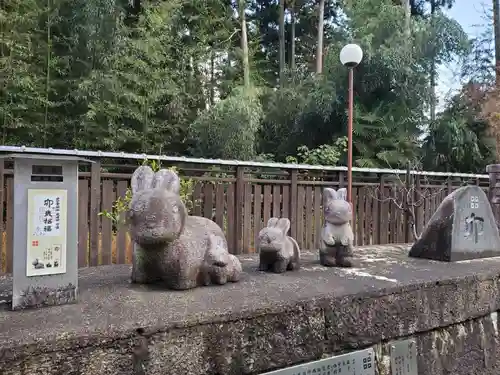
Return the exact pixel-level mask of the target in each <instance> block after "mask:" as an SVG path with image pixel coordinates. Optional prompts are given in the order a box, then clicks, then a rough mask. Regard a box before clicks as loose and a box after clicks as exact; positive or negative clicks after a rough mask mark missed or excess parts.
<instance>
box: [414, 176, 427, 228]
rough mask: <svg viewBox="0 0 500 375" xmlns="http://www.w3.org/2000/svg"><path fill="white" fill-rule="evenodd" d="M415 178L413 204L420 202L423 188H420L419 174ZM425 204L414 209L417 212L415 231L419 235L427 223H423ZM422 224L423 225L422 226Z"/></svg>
mask: <svg viewBox="0 0 500 375" xmlns="http://www.w3.org/2000/svg"><path fill="white" fill-rule="evenodd" d="M413 178H414V179H415V192H414V194H413V202H418V200H419V199H420V191H421V187H420V175H419V174H415V175H414V176H413ZM423 206H424V205H423V203H422V204H421V205H419V206H417V207H413V209H414V212H415V231H416V232H417V233H420V232H421V231H422V229H423V226H424V225H425V223H424V222H423V217H422V215H423V212H422V208H423ZM421 224H422V225H421Z"/></svg>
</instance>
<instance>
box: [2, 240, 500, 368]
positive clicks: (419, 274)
mask: <svg viewBox="0 0 500 375" xmlns="http://www.w3.org/2000/svg"><path fill="white" fill-rule="evenodd" d="M408 249H409V246H407V245H393V246H371V247H362V248H357V249H356V256H357V258H358V259H357V262H358V265H359V267H357V268H353V269H339V268H334V269H328V268H326V267H322V266H320V265H319V263H318V260H317V259H318V257H317V254H312V253H305V254H304V256H303V262H302V269H301V270H300V271H295V272H287V273H285V274H281V275H276V274H269V273H262V272H258V271H257V270H256V266H257V260H256V257H255V256H242V257H241V260H242V263H243V265H244V270H245V272H246V273H245V275H244V277H243V278H242V280H241V282H239V283H236V284H228V285H226V286H213V287H205V288H198V289H194V290H191V291H183V292H175V291H164V290H157V289H151V288H148V287H144V286H134V285H131V284H130V283H129V277H130V267H129V266H102V267H97V268H89V269H83V270H81V272H80V280H79V287H80V292H79V303H78V304H76V305H66V306H58V307H49V308H44V309H39V310H32V311H21V312H12V311H9V310H8V309H7V306H6V304H4V308H3V309H1V310H0V374H2V375H14V374H15V375H20V374H23V375H27V374H37V375H38V374H66V375H71V374H83V375H95V374H106V375H108V374H109V375H114V374H116V375H118V374H120V375H123V374H140V373H141V372H140V371H143V372H142V373H143V374H148V375H150V374H155V375H156V374H165V373H172V374H174V373H175V374H176V375H177V374H191V375H196V374H213V375H216V374H219V375H222V374H228V375H233V374H234V375H240V374H258V373H261V372H264V371H270V370H272V369H275V368H280V367H284V366H290V365H292V364H297V363H300V362H303V361H309V360H314V359H317V358H320V357H322V356H325V355H328V354H330V355H331V354H333V353H336V354H337V353H341V352H344V351H346V350H351V349H354V348H364V347H368V346H371V345H381V346H380V347H379V349H380V350H379V351H380V353H379V354H378V355H379V358H378V360H379V363H380V364H381V366H382V367H383V366H384V363H385V364H386V365H387V358H386V354H384V353H385V347H384V343H387V342H389V341H390V340H392V339H396V338H398V337H408V336H412V335H417V336H418V335H419V334H422V333H425V332H431V331H435V332H438V331H439V330H440V329H443V328H445V329H448V328H446V327H449V326H456V325H460V324H465V323H464V322H471V321H473V320H474V319H476V318H477V319H486V320H485V321H484V322H483V321H481V325H482V327H483V328H482V329H483V335H482V336H481V337H480V338H478V339H477V340H480V341H481V340H482V341H481V342H480V343H479V344H478V345H479V346H480V349H478V350H479V351H480V353H483V354H482V355H483V357H484V356H485V355H488V356H489V357H488V358H490V359H489V360H490V364H488V363H487V360H486V359H484V358H482V359H481V361H475V362H473V363H472V362H471V364H470V365H469V367H468V368H466V370H467V371H468V372H463V373H467V374H476V373H477V374H482V375H485V374H498V373H500V371H498V370H499V369H500V367H499V363H497V362H499V361H500V355H498V354H500V350H498V348H499V347H500V346H499V345H498V342H497V340H496V339H494V337H496V336H498V332H497V328H496V327H497V324H498V322H497V321H496V319H497V317H496V313H495V311H497V310H498V309H500V292H499V289H498V287H499V275H500V258H489V259H481V260H473V261H463V262H457V263H442V262H435V261H429V260H423V259H412V258H408V257H407V252H408ZM10 285H11V280H10V279H9V278H8V277H4V278H3V279H0V295H4V300H8V292H9V290H10ZM5 296H7V297H5ZM0 299H1V298H0ZM492 313H495V315H492ZM488 322H489V323H488ZM467 324H469V323H467ZM470 324H472V323H470ZM474 324H475V323H474ZM457 327H458V326H457ZM464 327H465V326H464ZM471 327H472V326H471ZM138 328H143V329H144V334H143V335H144V337H146V338H147V339H146V341H144V340H142V339H141V337H142V336H139V335H138V334H137V329H138ZM453 329H455V328H453ZM464 329H465V331H464V332H466V333H467V332H468V328H467V327H465V328H463V329H462V328H457V332H462V331H463V330H464ZM471 329H472V330H474V328H473V327H472V328H471ZM461 330H462V331H461ZM484 330H489V331H487V332H486V333H487V334H488V335H489V334H490V333H491V335H490V336H491V337H490V336H488V337H486V336H484ZM477 331H478V332H479V329H478V330H477ZM466 333H463V332H462V333H461V335H462V336H463V337H469V336H470V335H468V334H466ZM448 335H449V336H450V335H451V333H448ZM457 335H458V336H456V337H453V338H452V341H453V343H454V344H453V345H455V344H456V343H457V342H458V341H457V340H458V339H459V338H460V334H459V333H457ZM450 337H451V336H450ZM141 340H142V341H141ZM429 340H430V341H429ZM432 340H434V339H432V335H431V336H429V337H427V336H425V337H424V336H422V337H421V339H419V340H418V347H419V353H420V354H421V357H419V368H420V369H421V371H422V372H420V371H419V373H422V374H426V375H434V374H441V373H443V374H445V373H446V374H457V375H459V374H462V372H455V371H448V370H449V368H450V366H452V365H450V364H446V363H441V364H439V363H438V362H439V361H442V359H438V358H437V357H436V356H435V355H433V354H432V353H433V350H434V351H435V350H436V348H433V346H434V347H435V346H436V341H435V340H434V341H432ZM443 340H445V339H443ZM464 340H465V339H464ZM474 340H476V339H474ZM484 340H486V341H484ZM488 340H489V341H488ZM492 340H493V341H494V342H493V341H492ZM445 341H446V340H445ZM445 341H443V342H442V345H445V344H446V345H448V346H449V345H451V342H447V343H445ZM145 342H146V344H144V343H145ZM464 342H465V341H464ZM485 342H486V344H485ZM488 342H489V344H488ZM141 343H142V344H141ZM490 344H491V345H493V346H494V347H492V348H490V349H491V350H490V349H488V350H489V351H488V354H485V353H487V352H486V347H487V346H488V345H490ZM140 345H143V346H144V345H146V347H147V348H146V349H145V350H146V352H147V354H148V355H147V357H148V359H147V360H145V362H141V363H142V364H141V366H142V367H141V366H139V368H137V366H136V364H137V363H136V362H137V361H136V360H137V354H134V353H136V352H137V348H138V347H139V348H140ZM464 345H465V344H464ZM468 345H469V344H468ZM470 345H475V344H470ZM491 345H490V346H491ZM464 348H465V347H464ZM467 350H468V351H470V348H468V349H467ZM450 353H451V354H450V355H453V356H454V355H455V354H453V353H452V352H450ZM456 354H457V355H459V356H460V352H456ZM443 358H444V357H443ZM446 358H448V357H446ZM496 358H499V359H496ZM384 361H385V362H384ZM436 361H438V362H436ZM480 363H482V365H481V366H479V364H480ZM445 365H446V366H448V367H447V368H448V370H447V371H448V372H439V368H444V366H445ZM165 366H167V367H165ZM439 366H441V367H439ZM477 366H479V367H477ZM485 366H486V367H485ZM488 366H489V367H488ZM382 367H381V368H382ZM141 368H142V370H141ZM167 368H168V369H169V370H168V371H167V370H166V369H167ZM476 368H477V370H476ZM490 368H491V371H493V372H490ZM424 371H425V372H424ZM443 371H444V370H443ZM457 371H458V370H457ZM460 371H462V370H460ZM494 371H496V372H494ZM380 374H383V372H380Z"/></svg>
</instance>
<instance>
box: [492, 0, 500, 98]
mask: <svg viewBox="0 0 500 375" xmlns="http://www.w3.org/2000/svg"><path fill="white" fill-rule="evenodd" d="M493 29H494V35H495V77H496V86H497V90H498V88H499V86H500V0H493Z"/></svg>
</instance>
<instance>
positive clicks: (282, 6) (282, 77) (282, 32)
mask: <svg viewBox="0 0 500 375" xmlns="http://www.w3.org/2000/svg"><path fill="white" fill-rule="evenodd" d="M279 17H280V19H279V44H280V45H279V54H280V71H279V79H280V87H283V85H284V84H285V0H280V15H279Z"/></svg>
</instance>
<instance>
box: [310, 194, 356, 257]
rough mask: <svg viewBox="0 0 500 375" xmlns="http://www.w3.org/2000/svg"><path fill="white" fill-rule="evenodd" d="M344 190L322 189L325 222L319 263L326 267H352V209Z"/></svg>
mask: <svg viewBox="0 0 500 375" xmlns="http://www.w3.org/2000/svg"><path fill="white" fill-rule="evenodd" d="M346 195H347V191H346V189H345V188H342V189H339V190H338V191H335V189H331V188H325V189H323V213H324V217H325V222H324V225H323V228H322V230H321V247H320V249H319V261H320V263H321V264H322V265H323V266H327V267H335V266H338V267H352V266H353V264H352V256H353V251H352V247H353V242H354V234H353V233H352V228H351V224H350V223H349V221H350V220H352V208H351V204H350V203H349V202H347V201H346Z"/></svg>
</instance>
